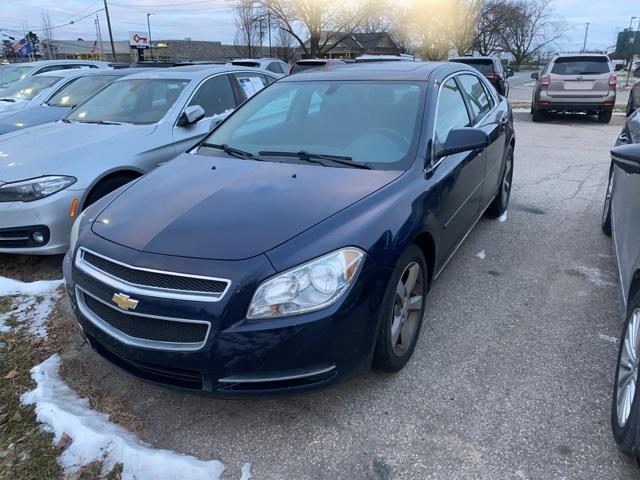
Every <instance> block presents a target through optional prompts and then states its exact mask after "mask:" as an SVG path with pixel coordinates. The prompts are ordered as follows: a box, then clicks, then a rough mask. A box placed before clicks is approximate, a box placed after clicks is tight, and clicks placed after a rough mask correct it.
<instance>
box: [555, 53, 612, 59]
mask: <svg viewBox="0 0 640 480" xmlns="http://www.w3.org/2000/svg"><path fill="white" fill-rule="evenodd" d="M564 57H604V58H606V59H607V60H610V59H609V55H607V54H605V53H586V52H585V53H557V54H556V55H555V56H554V57H553V58H552V59H551V61H553V60H556V59H558V58H564Z"/></svg>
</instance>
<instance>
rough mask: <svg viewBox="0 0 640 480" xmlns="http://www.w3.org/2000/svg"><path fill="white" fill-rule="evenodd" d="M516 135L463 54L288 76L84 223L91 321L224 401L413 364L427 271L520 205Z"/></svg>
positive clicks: (169, 375)
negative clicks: (483, 224)
mask: <svg viewBox="0 0 640 480" xmlns="http://www.w3.org/2000/svg"><path fill="white" fill-rule="evenodd" d="M514 143H515V139H514V131H513V120H512V114H511V110H510V108H509V105H508V103H507V101H506V100H505V99H504V98H503V97H500V96H498V95H497V94H496V93H495V90H494V89H493V88H492V87H491V86H490V84H489V83H488V81H487V80H486V79H485V78H484V77H483V76H482V75H480V74H479V73H478V72H477V70H474V69H472V68H471V67H468V66H466V65H461V64H454V63H413V62H412V63H409V62H389V63H387V64H384V65H371V64H363V65H352V66H344V67H338V68H333V69H317V70H313V71H309V72H306V73H305V74H304V75H291V76H288V77H285V78H283V79H281V80H279V81H278V82H276V83H274V84H273V85H270V86H269V87H267V88H266V89H264V90H263V91H261V92H260V93H259V94H258V95H256V96H255V97H253V98H251V99H250V100H249V101H248V102H246V103H244V104H243V105H242V106H241V107H240V108H239V109H237V110H236V111H235V112H234V113H233V114H231V115H230V116H229V117H228V118H227V119H226V120H225V121H224V122H223V123H221V124H220V125H219V126H218V127H217V128H216V129H215V130H214V131H213V133H211V134H210V135H208V136H207V137H206V138H205V139H204V140H203V141H202V142H201V143H200V144H199V145H198V146H196V147H194V148H193V149H191V150H190V151H189V152H188V153H185V154H183V155H181V156H179V157H178V158H177V159H175V160H174V161H171V162H169V163H167V164H166V165H163V166H161V167H159V168H158V169H156V170H155V171H153V172H151V173H150V174H148V175H146V176H144V177H142V178H140V179H139V180H138V181H136V182H135V183H134V184H132V185H131V186H130V187H129V188H126V189H123V190H120V191H118V192H114V193H113V194H112V195H110V196H109V197H108V198H103V199H102V200H101V201H99V202H98V203H96V204H95V205H93V206H92V207H90V208H89V209H87V210H86V211H85V212H84V213H83V214H82V216H81V217H80V218H78V220H76V222H75V224H74V227H73V231H72V234H71V246H70V250H69V252H68V254H67V256H66V259H65V261H64V273H65V279H66V285H67V289H68V292H69V295H70V298H71V301H72V304H73V308H74V312H75V313H76V315H77V318H78V321H79V324H80V325H81V328H82V332H83V334H84V336H85V338H86V339H87V340H88V342H89V343H90V344H91V345H92V346H93V348H94V349H95V350H96V351H97V352H98V353H99V354H100V355H102V356H104V357H105V358H107V359H108V360H110V361H111V362H113V363H114V364H116V365H118V366H120V367H121V368H124V369H125V370H127V371H129V372H131V373H133V374H134V375H137V376H139V377H141V378H143V379H146V380H148V381H152V382H157V383H161V384H165V385H171V386H174V387H180V388H187V389H191V390H197V391H204V392H207V393H211V394H214V395H219V396H234V395H259V394H278V393H291V392H296V391H305V390H310V389H314V388H319V387H322V386H326V385H329V384H333V383H335V382H338V381H341V380H344V379H347V378H350V377H352V376H353V375H357V374H359V373H362V372H364V371H366V370H368V369H369V367H370V365H371V362H372V359H373V362H374V365H375V366H376V367H378V368H381V369H383V370H387V371H397V370H399V369H401V368H402V367H403V366H404V365H405V364H406V362H407V361H408V360H409V358H410V357H411V355H412V352H413V350H414V348H415V345H416V341H417V338H418V334H419V332H420V327H421V322H422V319H423V317H424V311H425V298H426V295H427V293H428V291H429V286H430V284H431V282H432V281H433V280H434V279H435V278H436V277H437V276H438V275H439V273H440V272H441V271H442V269H443V268H444V267H445V265H446V264H447V261H448V260H449V259H450V258H451V256H452V255H453V254H454V253H455V251H456V249H457V247H458V246H459V245H460V243H461V242H462V241H463V240H464V238H465V237H466V235H467V234H468V233H469V231H470V230H471V229H472V228H473V226H474V225H475V223H476V221H477V220H478V219H479V218H480V217H481V216H482V214H483V213H484V212H488V213H489V214H490V215H491V216H499V215H501V214H503V213H504V212H505V211H506V208H507V205H508V202H509V194H510V191H511V182H512V172H513V148H514ZM142 205H144V209H143V210H141V206H142Z"/></svg>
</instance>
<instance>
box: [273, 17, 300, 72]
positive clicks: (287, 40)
mask: <svg viewBox="0 0 640 480" xmlns="http://www.w3.org/2000/svg"><path fill="white" fill-rule="evenodd" d="M274 40H275V51H276V56H277V57H278V58H279V59H281V60H283V61H285V62H287V63H291V62H292V61H293V60H295V44H296V39H295V38H293V36H292V35H291V34H290V33H289V32H287V31H286V30H285V29H283V28H281V27H280V25H278V28H277V31H276V34H275V38H274Z"/></svg>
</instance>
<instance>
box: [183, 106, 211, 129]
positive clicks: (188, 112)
mask: <svg viewBox="0 0 640 480" xmlns="http://www.w3.org/2000/svg"><path fill="white" fill-rule="evenodd" d="M204 115H205V114H204V108H202V107H201V106H200V105H191V106H190V107H187V108H185V109H184V111H183V112H182V114H181V115H180V118H178V126H179V127H186V126H187V125H193V124H194V123H196V122H199V121H200V120H202V119H203V118H204Z"/></svg>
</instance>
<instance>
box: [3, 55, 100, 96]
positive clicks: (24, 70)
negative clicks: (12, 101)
mask: <svg viewBox="0 0 640 480" xmlns="http://www.w3.org/2000/svg"><path fill="white" fill-rule="evenodd" d="M74 68H111V64H110V63H109V62H98V61H94V60H39V61H37V62H24V63H11V64H9V65H2V67H1V68H0V92H2V90H3V89H5V88H7V87H8V86H9V85H11V84H12V83H15V82H18V81H20V80H22V79H23V78H26V77H31V76H33V75H38V74H40V73H48V72H54V71H57V70H71V69H74Z"/></svg>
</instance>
